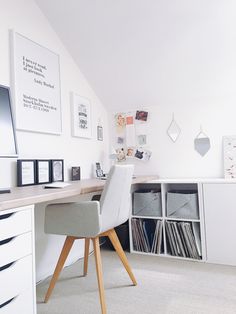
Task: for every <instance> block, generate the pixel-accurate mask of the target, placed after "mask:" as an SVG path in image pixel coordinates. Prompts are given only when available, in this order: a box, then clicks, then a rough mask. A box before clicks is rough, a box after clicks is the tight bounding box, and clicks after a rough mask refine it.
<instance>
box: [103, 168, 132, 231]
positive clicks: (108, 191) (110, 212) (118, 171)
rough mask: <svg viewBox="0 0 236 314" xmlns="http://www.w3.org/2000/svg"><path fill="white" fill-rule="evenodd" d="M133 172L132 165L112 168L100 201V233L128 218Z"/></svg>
mask: <svg viewBox="0 0 236 314" xmlns="http://www.w3.org/2000/svg"><path fill="white" fill-rule="evenodd" d="M133 172H134V166H133V165H122V166H121V165H115V166H112V168H111V170H110V172H109V175H108V179H107V181H106V184H105V187H104V190H103V192H102V196H101V200H100V205H101V218H102V219H101V223H102V226H101V227H102V232H104V231H107V230H109V229H112V228H114V227H116V226H118V225H120V224H122V223H124V222H125V221H126V220H127V219H128V218H129V211H130V206H131V197H130V192H131V183H132V176H133Z"/></svg>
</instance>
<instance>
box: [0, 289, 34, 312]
mask: <svg viewBox="0 0 236 314" xmlns="http://www.w3.org/2000/svg"><path fill="white" fill-rule="evenodd" d="M32 295H33V292H32V287H31V288H30V289H28V290H27V291H24V292H22V293H21V294H20V295H17V296H16V297H14V298H11V299H9V300H7V301H6V302H4V303H3V304H0V313H1V314H17V313H22V314H23V313H24V314H32V313H34V305H33V302H29V300H32Z"/></svg>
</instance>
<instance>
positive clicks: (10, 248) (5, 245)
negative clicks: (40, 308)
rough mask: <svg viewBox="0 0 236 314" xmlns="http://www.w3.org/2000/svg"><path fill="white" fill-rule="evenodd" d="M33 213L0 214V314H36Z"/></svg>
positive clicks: (27, 209)
mask: <svg viewBox="0 0 236 314" xmlns="http://www.w3.org/2000/svg"><path fill="white" fill-rule="evenodd" d="M33 210H34V206H25V207H22V208H15V209H11V210H7V211H1V212H0V314H13V313H24V314H36V306H35V305H36V300H35V266H34V262H35V258H34V211H33Z"/></svg>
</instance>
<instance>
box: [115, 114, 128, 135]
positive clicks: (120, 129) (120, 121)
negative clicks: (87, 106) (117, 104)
mask: <svg viewBox="0 0 236 314" xmlns="http://www.w3.org/2000/svg"><path fill="white" fill-rule="evenodd" d="M115 123H116V131H117V133H124V131H125V125H126V118H125V114H124V113H117V114H116V115H115Z"/></svg>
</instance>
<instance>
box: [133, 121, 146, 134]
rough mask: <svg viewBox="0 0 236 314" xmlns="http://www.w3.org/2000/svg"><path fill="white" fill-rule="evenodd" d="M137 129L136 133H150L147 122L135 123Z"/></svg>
mask: <svg viewBox="0 0 236 314" xmlns="http://www.w3.org/2000/svg"><path fill="white" fill-rule="evenodd" d="M135 129H136V135H137V136H139V135H144V134H145V135H147V134H148V129H147V124H146V123H140V124H136V125H135Z"/></svg>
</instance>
